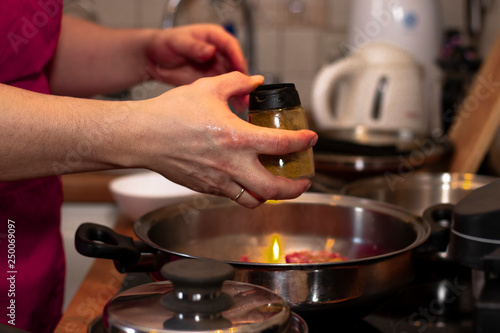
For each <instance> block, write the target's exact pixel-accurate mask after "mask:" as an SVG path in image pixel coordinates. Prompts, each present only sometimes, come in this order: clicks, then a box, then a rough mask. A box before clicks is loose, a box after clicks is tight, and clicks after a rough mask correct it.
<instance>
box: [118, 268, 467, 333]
mask: <svg viewBox="0 0 500 333" xmlns="http://www.w3.org/2000/svg"><path fill="white" fill-rule="evenodd" d="M415 270H416V275H415V279H414V281H413V282H412V283H411V284H410V285H409V286H408V287H406V288H405V289H403V290H402V291H401V292H399V293H398V294H396V295H394V296H393V297H392V298H391V299H389V300H388V301H387V302H385V303H383V304H381V305H380V307H379V308H378V309H377V310H375V311H374V312H372V313H370V314H369V315H368V316H366V317H364V318H363V319H349V320H346V321H344V322H340V321H337V322H334V323H332V322H331V320H330V317H331V314H329V313H328V312H325V313H321V312H318V313H313V314H303V313H299V314H300V315H301V316H302V317H303V318H304V319H305V321H306V322H307V325H308V327H309V332H311V333H316V332H322V333H323V332H325V327H331V332H360V333H361V332H362V333H423V332H426V333H470V332H474V299H473V297H472V283H471V270H470V269H468V268H466V267H463V266H461V265H458V264H455V263H451V262H449V261H434V259H433V260H428V259H427V258H425V259H423V260H418V259H417V260H416V267H415ZM149 282H153V279H152V278H151V277H150V276H149V275H148V274H147V273H129V274H127V275H126V277H125V279H124V282H123V287H122V290H125V289H128V288H131V287H134V286H137V285H140V284H144V283H149ZM353 317H356V314H353ZM328 332H330V330H329V331H328Z"/></svg>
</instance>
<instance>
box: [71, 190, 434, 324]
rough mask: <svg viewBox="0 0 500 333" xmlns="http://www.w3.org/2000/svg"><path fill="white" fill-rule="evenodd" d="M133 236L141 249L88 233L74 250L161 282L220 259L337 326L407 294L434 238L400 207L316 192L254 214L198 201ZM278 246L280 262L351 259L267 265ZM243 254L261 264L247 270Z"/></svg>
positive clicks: (143, 221)
mask: <svg viewBox="0 0 500 333" xmlns="http://www.w3.org/2000/svg"><path fill="white" fill-rule="evenodd" d="M134 227H135V228H134V229H135V233H136V235H137V237H138V238H139V239H140V241H139V242H134V241H133V240H132V239H131V238H129V237H125V236H122V235H118V234H116V233H114V232H113V231H112V230H111V229H109V228H106V227H102V226H99V225H95V224H82V225H81V226H80V228H79V229H78V230H77V233H76V239H75V244H76V248H77V250H78V252H80V253H81V254H83V255H86V256H91V257H98V258H109V259H113V260H115V264H116V267H117V269H119V270H120V271H121V272H130V271H145V270H146V271H151V272H152V275H153V276H155V277H157V278H159V279H161V276H160V275H159V274H156V273H157V272H158V270H159V269H160V268H161V267H162V266H163V265H164V264H165V263H167V262H170V261H173V260H176V259H179V258H209V259H216V260H221V261H224V262H227V263H230V264H231V265H233V267H234V268H235V270H236V274H235V277H234V280H236V281H241V282H247V283H251V284H255V285H259V286H263V287H265V288H268V289H271V290H273V291H274V292H276V293H277V294H278V295H280V296H281V297H283V298H284V299H285V300H286V301H287V302H288V303H289V304H290V306H291V308H292V310H293V311H295V312H298V313H299V314H301V315H306V316H307V314H308V313H312V312H315V311H321V310H328V311H330V312H329V313H330V316H332V315H333V316H334V317H338V318H341V319H345V318H348V317H350V318H352V317H356V318H361V317H364V316H365V315H367V314H368V313H370V312H372V311H373V310H374V309H375V308H376V307H378V306H379V305H380V303H381V302H383V301H385V300H386V299H388V298H389V297H391V296H392V295H394V294H395V293H397V292H398V291H400V290H401V289H402V288H404V287H405V286H406V285H408V284H409V283H410V282H411V280H412V278H413V275H414V272H413V265H412V258H413V252H414V251H413V250H415V249H416V248H417V247H418V246H419V245H421V244H422V243H424V242H425V241H426V240H427V238H428V236H429V233H430V226H429V224H428V222H426V221H424V220H423V219H421V218H419V217H416V216H414V215H413V214H411V213H409V212H407V211H405V210H403V209H402V208H400V207H397V206H394V205H389V204H386V203H381V202H376V201H371V200H365V199H360V198H354V197H348V196H340V195H328V194H318V193H306V194H303V195H302V196H301V197H299V198H297V199H294V200H286V201H279V202H276V201H268V202H267V203H265V204H264V205H262V206H260V207H258V208H257V209H253V210H250V209H247V208H243V207H241V206H239V205H237V204H236V203H234V202H232V201H231V200H229V199H225V198H219V197H207V196H200V197H197V198H195V199H191V200H190V201H187V202H183V203H181V204H179V205H175V206H168V207H164V208H161V209H158V210H155V211H153V212H150V213H148V214H146V215H144V216H143V217H141V218H140V219H139V220H138V221H136V222H135V225H134ZM276 240H278V245H279V251H278V253H280V254H281V257H282V255H283V254H285V253H289V252H292V251H297V250H302V249H308V250H319V249H325V248H328V249H329V250H333V251H335V252H338V253H340V254H341V255H343V256H346V257H348V258H349V259H348V260H346V261H341V262H333V263H312V264H287V263H281V262H273V263H269V259H271V261H273V259H274V258H271V257H269V256H270V252H269V251H271V248H272V247H273V245H274V244H273V241H276ZM274 247H276V246H274ZM273 253H274V252H273ZM243 255H248V256H249V258H250V260H252V261H255V262H242V261H241V260H240V258H241V257H242V256H243ZM331 310H334V311H331ZM332 319H334V318H332Z"/></svg>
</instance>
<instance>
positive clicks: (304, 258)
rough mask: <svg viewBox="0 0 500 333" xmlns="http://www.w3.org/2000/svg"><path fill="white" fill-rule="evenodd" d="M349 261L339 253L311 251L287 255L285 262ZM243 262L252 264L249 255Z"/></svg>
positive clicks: (241, 259) (244, 256) (243, 256)
mask: <svg viewBox="0 0 500 333" xmlns="http://www.w3.org/2000/svg"><path fill="white" fill-rule="evenodd" d="M344 260H347V257H344V256H341V255H340V254H338V253H337V252H331V251H327V250H320V251H310V250H302V251H296V252H291V253H288V254H286V255H285V261H286V263H288V264H310V263H322V262H337V261H344ZM240 261H241V262H251V260H250V258H249V257H248V255H247V254H243V255H242V256H241V257H240Z"/></svg>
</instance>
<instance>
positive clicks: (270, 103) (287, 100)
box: [248, 83, 301, 110]
mask: <svg viewBox="0 0 500 333" xmlns="http://www.w3.org/2000/svg"><path fill="white" fill-rule="evenodd" d="M300 105H301V104H300V98H299V93H298V92H297V90H296V89H295V85H294V84H293V83H279V84H263V85H261V86H259V87H257V89H255V90H254V91H252V92H251V93H250V101H249V106H248V109H249V110H268V109H281V108H289V107H297V106H300Z"/></svg>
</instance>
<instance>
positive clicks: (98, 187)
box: [61, 172, 122, 202]
mask: <svg viewBox="0 0 500 333" xmlns="http://www.w3.org/2000/svg"><path fill="white" fill-rule="evenodd" d="M118 176H122V174H115V173H107V172H89V173H76V174H70V175H64V176H62V177H61V179H62V187H63V193H64V201H66V202H112V201H113V196H112V195H111V192H110V191H109V189H108V185H109V182H110V181H111V180H112V179H114V178H116V177H118Z"/></svg>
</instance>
